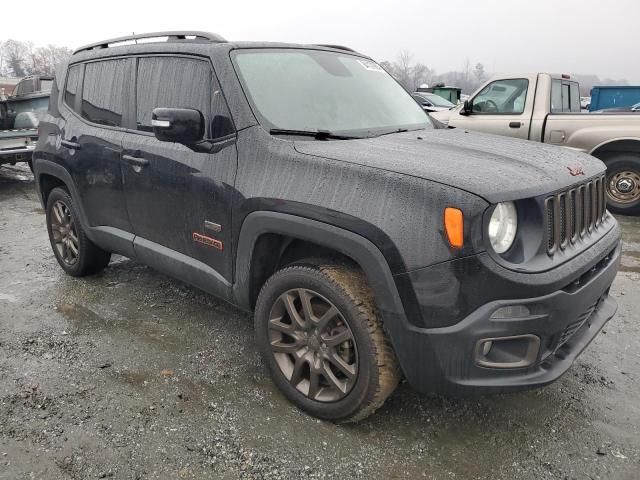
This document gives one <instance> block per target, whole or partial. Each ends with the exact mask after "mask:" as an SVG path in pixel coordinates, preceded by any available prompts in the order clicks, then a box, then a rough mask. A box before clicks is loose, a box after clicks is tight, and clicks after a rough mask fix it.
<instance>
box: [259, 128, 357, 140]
mask: <svg viewBox="0 0 640 480" xmlns="http://www.w3.org/2000/svg"><path fill="white" fill-rule="evenodd" d="M269 133H270V134H271V135H299V136H301V137H313V138H315V139H316V140H327V139H332V140H355V139H357V138H364V137H356V136H353V135H340V134H338V133H332V132H330V131H329V130H315V131H313V130H288V129H286V128H272V129H271V130H269Z"/></svg>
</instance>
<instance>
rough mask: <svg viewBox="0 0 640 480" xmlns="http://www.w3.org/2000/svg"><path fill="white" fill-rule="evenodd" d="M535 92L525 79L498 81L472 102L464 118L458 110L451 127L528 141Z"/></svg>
mask: <svg viewBox="0 0 640 480" xmlns="http://www.w3.org/2000/svg"><path fill="white" fill-rule="evenodd" d="M533 90H534V89H532V88H531V89H530V85H529V80H528V79H525V78H515V79H503V80H496V81H493V82H491V83H489V84H487V85H486V86H485V87H484V88H483V89H482V90H480V91H479V92H478V93H477V94H476V95H475V96H474V98H473V99H471V100H470V103H471V104H472V108H473V111H472V113H471V114H469V115H465V114H464V113H465V112H464V111H463V109H462V108H461V107H458V108H457V109H456V110H455V111H454V112H453V113H452V115H451V119H450V121H449V125H450V126H452V127H456V128H468V129H469V130H476V131H479V132H486V133H493V134H496V135H504V136H507V137H515V138H522V139H525V140H526V139H528V138H529V126H530V124H531V113H532V109H531V103H532V99H530V97H532V95H533V93H534V92H533Z"/></svg>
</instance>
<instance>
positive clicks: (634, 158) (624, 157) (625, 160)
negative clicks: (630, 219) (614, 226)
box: [605, 153, 640, 215]
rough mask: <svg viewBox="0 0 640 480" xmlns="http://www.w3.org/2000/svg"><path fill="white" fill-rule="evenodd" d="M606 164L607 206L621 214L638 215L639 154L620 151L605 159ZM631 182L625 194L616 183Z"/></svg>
mask: <svg viewBox="0 0 640 480" xmlns="http://www.w3.org/2000/svg"><path fill="white" fill-rule="evenodd" d="M605 163H606V165H607V183H606V186H607V208H608V209H609V211H611V212H613V213H617V214H621V215H640V154H637V153H635V154H634V153H621V154H617V155H615V156H612V157H609V158H607V159H605ZM621 180H622V181H624V182H626V183H625V184H624V185H625V186H627V185H629V184H631V189H632V190H631V193H630V194H628V195H625V194H624V193H623V192H621V190H620V187H618V186H617V185H622V184H619V182H620V181H621Z"/></svg>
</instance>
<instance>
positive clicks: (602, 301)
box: [391, 226, 621, 393]
mask: <svg viewBox="0 0 640 480" xmlns="http://www.w3.org/2000/svg"><path fill="white" fill-rule="evenodd" d="M619 238H620V231H619V228H618V227H617V226H616V227H615V228H614V229H612V231H610V232H609V233H608V234H607V235H605V236H604V238H602V239H601V240H600V241H599V242H598V244H596V245H594V246H593V247H592V248H591V249H590V250H592V252H591V253H590V255H588V256H589V261H587V262H586V263H585V259H584V258H582V259H576V261H575V262H574V263H573V264H571V263H568V264H563V265H561V266H559V267H557V268H556V269H554V270H553V271H550V272H547V273H545V274H543V275H542V276H541V275H533V276H531V284H530V285H529V287H527V284H526V282H527V275H526V274H518V275H516V276H512V277H510V278H508V279H505V278H504V276H502V279H503V282H495V283H493V282H492V283H489V284H486V282H487V281H488V279H490V278H493V277H492V275H495V272H492V273H491V274H487V272H486V271H483V268H484V267H478V265H479V264H480V265H484V264H487V265H488V264H489V261H488V259H486V258H484V259H480V260H479V259H478V258H467V259H460V260H457V262H464V263H466V264H467V265H466V267H465V268H460V265H458V266H457V267H456V268H455V269H454V271H455V272H458V273H457V274H456V278H455V279H452V278H449V279H445V280H447V281H445V282H444V283H442V285H447V286H444V287H443V290H442V292H441V294H442V295H444V299H442V298H440V296H438V295H434V294H433V292H431V291H428V289H426V288H425V287H424V285H425V284H429V283H431V284H434V280H433V278H432V277H433V272H426V271H425V272H422V273H418V274H416V273H415V272H414V273H411V274H407V275H408V278H409V280H410V281H411V282H412V283H413V285H414V287H415V288H414V290H415V292H416V297H417V301H418V303H419V304H421V308H422V309H423V311H428V312H431V313H433V312H437V311H438V308H436V309H435V310H434V309H433V308H431V307H433V304H434V302H435V303H437V301H438V298H440V300H439V301H440V302H441V305H440V307H439V308H441V309H442V308H445V307H448V308H454V309H457V310H459V311H464V310H465V305H460V303H464V302H465V299H467V300H468V299H469V298H470V297H468V296H465V295H464V293H465V289H473V291H472V292H471V298H474V299H475V300H477V298H478V295H479V294H482V295H486V296H487V298H488V301H487V303H484V304H483V305H481V306H480V307H478V308H475V309H474V310H473V311H472V312H471V313H468V314H465V316H464V317H463V319H462V320H461V321H459V322H457V323H455V324H453V325H449V326H443V327H439V328H422V327H419V326H416V325H412V324H411V323H410V322H406V323H405V324H404V328H402V329H399V330H398V329H395V331H394V332H391V333H392V335H391V336H392V341H393V344H394V347H395V350H396V353H397V355H398V358H399V360H400V364H401V366H402V369H403V372H404V374H405V376H406V378H407V380H408V381H409V383H410V384H412V385H413V386H414V387H415V388H417V389H418V390H421V391H439V392H452V393H490V392H494V393H499V392H506V391H514V390H521V389H526V388H532V387H536V386H543V385H546V384H549V383H551V382H553V381H555V380H557V379H558V378H559V377H560V376H561V375H562V374H563V373H564V372H566V371H567V369H568V368H569V367H570V366H571V364H572V363H573V362H574V360H575V359H576V358H577V357H578V355H580V353H582V351H583V350H584V349H585V348H586V347H587V346H588V345H589V343H591V341H592V340H593V339H594V338H595V336H596V335H597V334H598V332H599V331H600V330H601V329H602V327H603V326H604V325H605V324H606V323H607V322H608V321H609V320H610V319H611V318H612V317H613V315H614V314H615V312H616V309H617V305H616V302H615V300H613V298H611V297H610V296H609V288H610V287H611V284H612V282H613V280H614V278H615V276H616V274H617V271H618V266H619V263H620V256H621V245H620V241H619ZM585 253H586V252H585ZM580 257H583V255H580ZM576 262H577V263H576ZM577 265H580V266H579V267H577ZM438 271H439V272H442V271H443V270H442V269H438ZM461 271H462V272H466V274H467V276H468V279H467V277H465V276H464V275H460V274H459V272H461ZM423 274H427V276H428V277H429V278H431V280H430V281H427V282H424V281H423V282H420V281H419V279H420V278H421V276H423ZM473 277H479V278H480V279H481V280H482V281H483V282H485V284H484V285H483V287H482V288H481V287H479V286H478V284H477V283H474V282H473V280H472V278H473ZM545 278H546V282H545V281H544V279H545ZM465 279H466V280H465ZM509 284H511V288H509ZM492 288H495V289H497V290H494V291H492V292H491V294H489V293H488V292H489V291H491V290H492ZM550 288H551V290H549V289H550ZM479 289H480V292H479V291H478V290H479ZM545 290H546V291H545ZM527 292H530V295H523V293H527ZM514 293H515V294H514ZM447 295H449V297H450V298H448V299H447ZM454 298H455V299H456V301H457V302H458V305H456V306H454V305H453V302H452V299H454ZM426 303H428V304H429V307H430V308H429V309H426V308H424V306H425V304H426ZM513 306H518V307H520V306H525V307H527V309H528V310H529V313H528V314H525V316H522V317H516V318H492V315H493V314H494V312H496V310H498V309H500V308H501V307H513ZM525 312H526V310H525ZM524 336H526V337H528V338H535V339H537V340H536V341H537V342H538V345H537V346H536V350H535V352H534V356H530V358H528V359H527V362H526V363H527V366H523V367H519V368H495V367H487V366H485V365H484V362H483V361H482V359H481V358H479V357H482V356H481V355H480V354H479V345H482V341H483V339H491V338H504V337H520V338H523V337H524Z"/></svg>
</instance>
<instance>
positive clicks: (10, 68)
mask: <svg viewBox="0 0 640 480" xmlns="http://www.w3.org/2000/svg"><path fill="white" fill-rule="evenodd" d="M71 53H72V52H71V49H69V48H67V47H58V46H55V45H47V46H46V47H38V48H34V46H33V43H31V42H20V41H18V40H11V39H10V40H7V41H6V42H0V75H10V76H14V77H24V76H26V75H53V74H54V73H55V69H56V66H57V65H58V64H60V63H62V62H64V61H66V60H68V59H69V57H70V56H71Z"/></svg>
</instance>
